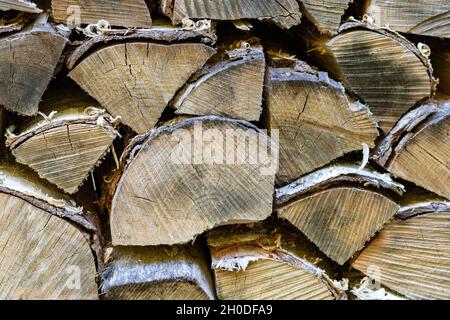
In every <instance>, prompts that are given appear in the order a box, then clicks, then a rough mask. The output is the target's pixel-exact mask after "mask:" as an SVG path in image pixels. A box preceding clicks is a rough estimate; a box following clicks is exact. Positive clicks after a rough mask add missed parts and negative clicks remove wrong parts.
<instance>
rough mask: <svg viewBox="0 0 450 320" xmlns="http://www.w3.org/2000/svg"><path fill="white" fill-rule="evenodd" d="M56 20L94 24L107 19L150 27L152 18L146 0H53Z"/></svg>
mask: <svg viewBox="0 0 450 320" xmlns="http://www.w3.org/2000/svg"><path fill="white" fill-rule="evenodd" d="M52 13H53V18H54V19H55V21H56V22H61V23H65V24H67V25H72V24H74V22H75V24H94V23H97V22H98V21H99V20H106V21H108V22H109V24H110V25H112V26H122V27H130V28H131V27H150V26H151V25H152V19H151V17H150V11H149V9H148V7H147V4H146V2H145V0H127V1H123V0H100V1H99V0H52Z"/></svg>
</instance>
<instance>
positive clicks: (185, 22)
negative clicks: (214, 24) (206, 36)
mask: <svg viewBox="0 0 450 320" xmlns="http://www.w3.org/2000/svg"><path fill="white" fill-rule="evenodd" d="M181 27H182V29H183V30H196V31H211V20H208V19H203V20H198V21H194V20H191V19H189V17H184V18H183V19H182V20H181Z"/></svg>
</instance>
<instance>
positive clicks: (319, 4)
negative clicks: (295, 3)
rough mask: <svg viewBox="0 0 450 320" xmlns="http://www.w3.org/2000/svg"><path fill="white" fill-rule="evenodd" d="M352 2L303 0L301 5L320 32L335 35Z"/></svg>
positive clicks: (341, 0) (351, 0)
mask: <svg viewBox="0 0 450 320" xmlns="http://www.w3.org/2000/svg"><path fill="white" fill-rule="evenodd" d="M299 2H300V1H299ZM351 2H353V0H325V1H315V0H301V4H302V5H301V7H302V9H303V10H302V12H303V14H304V15H305V16H306V17H307V18H308V19H309V20H310V21H311V22H312V23H314V25H315V26H316V27H317V29H318V30H319V31H320V32H322V33H327V34H331V35H334V34H336V33H337V30H338V28H339V25H340V24H341V19H342V16H343V15H344V13H345V10H347V8H348V6H349V4H350V3H351Z"/></svg>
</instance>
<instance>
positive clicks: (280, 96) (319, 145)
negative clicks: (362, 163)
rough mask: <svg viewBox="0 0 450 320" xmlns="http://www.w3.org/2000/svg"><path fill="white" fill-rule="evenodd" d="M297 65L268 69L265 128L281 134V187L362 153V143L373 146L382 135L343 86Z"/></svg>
mask: <svg viewBox="0 0 450 320" xmlns="http://www.w3.org/2000/svg"><path fill="white" fill-rule="evenodd" d="M294 64H295V65H294V66H293V67H290V68H285V67H283V68H274V67H271V68H269V72H268V83H267V86H266V93H265V95H266V103H267V127H268V129H269V131H270V133H271V134H273V132H274V131H275V130H278V133H279V145H280V167H279V171H278V173H277V176H276V183H277V185H282V184H285V183H288V182H291V181H293V180H294V179H297V178H298V177H300V176H302V175H304V174H306V173H308V172H311V171H312V170H314V169H316V168H320V167H322V166H324V165H326V164H328V163H330V162H331V161H332V160H334V159H336V158H339V157H340V156H342V155H344V154H346V153H348V152H351V151H354V150H361V149H363V144H366V145H368V146H371V147H373V146H374V141H375V139H376V138H377V136H378V131H377V125H376V122H375V121H374V120H373V118H372V115H371V113H370V111H369V109H368V108H367V107H366V106H365V105H363V104H361V103H359V102H358V101H355V100H354V99H352V98H351V97H350V96H348V95H347V94H346V93H345V89H344V87H343V86H342V85H341V84H340V83H338V82H336V81H334V80H332V79H330V78H329V77H328V74H327V73H325V72H315V71H313V70H312V69H311V68H309V66H307V65H306V64H304V63H301V62H297V63H294ZM311 137H313V138H311Z"/></svg>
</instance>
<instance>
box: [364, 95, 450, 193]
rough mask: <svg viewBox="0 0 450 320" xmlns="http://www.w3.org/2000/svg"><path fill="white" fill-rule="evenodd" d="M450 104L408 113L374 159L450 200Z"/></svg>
mask: <svg viewBox="0 0 450 320" xmlns="http://www.w3.org/2000/svg"><path fill="white" fill-rule="evenodd" d="M449 127H450V101H448V100H447V101H439V102H429V103H426V104H424V105H422V106H420V107H419V108H416V109H414V110H412V111H410V112H409V113H407V114H406V115H405V116H404V117H403V118H402V119H401V120H400V121H399V122H398V123H397V125H396V126H395V127H394V128H393V129H392V131H391V132H390V133H389V134H388V135H387V136H386V137H385V138H384V139H383V140H382V141H381V142H380V143H379V145H378V147H377V149H376V150H375V152H374V155H373V158H374V159H375V161H377V162H378V163H379V164H380V165H382V166H384V168H385V169H386V170H388V171H389V172H391V173H392V174H393V175H394V176H396V177H399V178H402V179H404V180H408V181H411V182H413V183H415V184H416V185H418V186H421V187H423V188H425V189H427V190H429V191H432V192H434V193H436V194H438V195H440V196H443V197H446V198H447V199H450V190H449V188H448V186H449V185H450V169H449V168H450V160H449V159H450V147H449V143H448V141H449Z"/></svg>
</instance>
